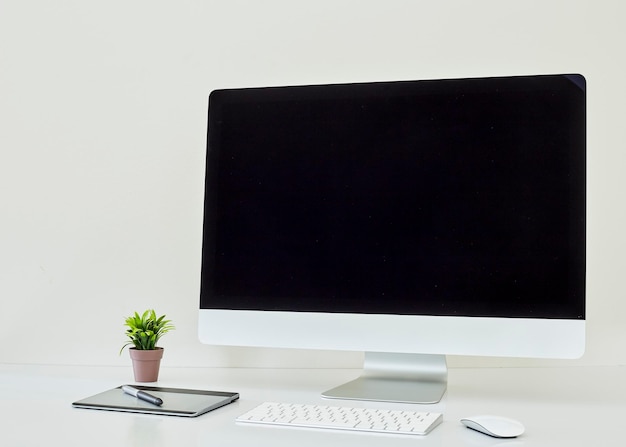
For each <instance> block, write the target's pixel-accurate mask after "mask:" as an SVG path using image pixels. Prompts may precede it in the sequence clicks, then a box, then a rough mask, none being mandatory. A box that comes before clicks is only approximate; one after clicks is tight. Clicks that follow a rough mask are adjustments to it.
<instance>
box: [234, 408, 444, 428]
mask: <svg viewBox="0 0 626 447" xmlns="http://www.w3.org/2000/svg"><path fill="white" fill-rule="evenodd" d="M442 420H443V415H442V414H441V413H432V412H418V411H407V410H384V409H376V408H351V407H331V406H325V405H304V404H291V403H278V402H265V403H263V404H261V405H259V406H258V407H256V408H254V409H252V410H250V411H248V412H247V413H245V414H243V415H241V416H239V417H238V418H237V422H244V423H253V424H269V425H286V426H291V427H306V428H322V429H337V430H354V431H366V432H376V433H399V434H409V435H425V434H427V433H428V432H429V431H431V430H432V429H433V428H435V427H436V426H437V425H439V424H440V423H441V421H442Z"/></svg>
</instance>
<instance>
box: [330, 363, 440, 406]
mask: <svg viewBox="0 0 626 447" xmlns="http://www.w3.org/2000/svg"><path fill="white" fill-rule="evenodd" d="M447 380H448V367H447V365H446V357H445V356H444V355H430V354H395V353H381V352H366V353H365V360H364V362H363V373H362V375H361V376H360V377H359V378H358V379H355V380H353V381H351V382H348V383H345V384H343V385H340V386H338V387H337V388H333V389H332V390H329V391H326V392H325V393H322V396H323V397H326V398H329V399H353V400H373V401H384V402H403V403H416V404H435V403H437V402H439V401H440V400H441V398H442V397H443V395H444V393H445V392H446V384H447Z"/></svg>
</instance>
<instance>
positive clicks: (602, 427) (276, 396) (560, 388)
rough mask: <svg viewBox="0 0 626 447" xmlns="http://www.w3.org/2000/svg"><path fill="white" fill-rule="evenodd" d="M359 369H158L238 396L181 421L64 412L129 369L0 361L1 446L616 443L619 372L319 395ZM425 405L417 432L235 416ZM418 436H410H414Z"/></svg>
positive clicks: (622, 400) (516, 375) (521, 372)
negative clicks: (418, 392) (420, 390)
mask: <svg viewBox="0 0 626 447" xmlns="http://www.w3.org/2000/svg"><path fill="white" fill-rule="evenodd" d="M358 373H359V371H357V370H328V369H321V370H303V369H236V368H206V369H205V368H163V369H162V371H161V376H160V380H159V382H158V385H159V386H171V387H179V388H199V389H208V390H214V391H234V392H239V393H240V395H241V397H240V400H239V401H238V402H236V403H234V404H231V405H228V406H226V407H223V408H221V409H218V410H215V411H213V412H210V413H207V414H205V415H202V416H199V417H197V418H181V417H172V416H154V415H142V414H131V413H119V412H111V411H98V410H86V409H77V408H72V406H71V403H72V402H74V401H76V400H79V399H81V398H84V397H87V396H90V395H93V394H96V393H99V392H101V391H105V390H107V389H109V388H113V387H116V386H119V385H121V384H124V383H133V380H132V371H131V369H130V367H128V368H120V367H81V366H35V365H2V364H0V445H2V446H7V447H8V446H11V447H15V446H42V445H55V446H56V445H58V446H73V445H80V446H84V445H89V446H107V447H113V446H115V447H123V446H133V447H143V446H150V447H161V446H220V447H227V446H238V447H243V446H255V447H262V446H272V447H281V446H289V447H296V446H297V447H307V446H314V447H331V446H351V445H354V446H359V447H367V446H377V447H379V446H382V445H384V446H385V447H393V446H415V445H420V446H422V447H427V446H438V447H441V446H455V447H459V446H461V447H462V446H509V447H520V446H527V447H534V446H568V447H577V446H585V447H588V446H590V445H594V444H599V445H602V446H611V445H616V446H623V445H625V440H626V429H625V428H626V368H624V367H563V368H536V369H535V368H525V369H524V368H480V369H478V368H477V369H473V368H469V369H455V368H452V369H450V371H449V382H448V392H447V395H446V396H445V397H444V400H443V401H442V403H440V404H437V405H434V406H406V405H400V404H381V403H372V402H367V403H359V402H355V401H334V400H324V399H322V398H321V397H320V396H319V394H320V393H321V392H322V391H325V390H326V389H328V388H331V387H333V386H335V385H337V384H339V383H342V382H345V381H347V380H349V379H352V378H354V377H356V376H357V375H358ZM270 400H275V401H284V402H302V403H312V402H320V403H323V404H328V405H332V404H344V405H347V406H379V407H382V408H389V407H396V408H398V407H413V408H415V407H417V408H427V409H433V410H436V411H440V412H442V413H444V422H443V423H442V424H441V425H440V426H439V427H437V428H436V429H435V430H434V431H433V432H431V433H430V434H428V435H427V436H425V437H421V436H402V435H379V434H365V433H359V432H339V431H331V430H308V429H294V428H281V427H278V428H275V427H263V426H262V427H255V426H250V425H241V424H236V423H235V422H234V420H235V418H236V417H237V416H239V415H240V414H242V413H244V412H245V411H247V410H248V409H250V408H252V407H254V406H256V405H257V404H259V403H261V402H263V401H270ZM484 413H489V414H497V415H503V416H509V417H512V418H515V419H518V420H520V421H521V422H522V423H523V424H524V425H525V426H526V433H525V434H524V435H523V436H521V437H519V438H517V439H513V440H498V439H494V438H490V437H487V436H485V435H482V434H480V433H477V432H474V431H472V430H469V429H466V428H465V427H464V426H462V425H461V424H460V423H459V419H460V418H461V417H463V416H467V415H471V414H484ZM416 438H417V439H416Z"/></svg>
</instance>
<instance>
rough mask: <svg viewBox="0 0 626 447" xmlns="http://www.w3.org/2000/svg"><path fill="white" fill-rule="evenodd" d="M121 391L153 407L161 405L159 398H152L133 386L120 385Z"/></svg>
mask: <svg viewBox="0 0 626 447" xmlns="http://www.w3.org/2000/svg"><path fill="white" fill-rule="evenodd" d="M122 391H124V392H125V393H126V394H130V395H131V396H135V397H136V398H137V399H141V400H144V401H146V402H150V403H151V404H153V405H159V406H160V405H163V400H162V399H161V398H160V397H156V396H153V395H152V394H149V393H146V392H145V391H142V390H140V389H138V388H135V387H134V386H130V385H122Z"/></svg>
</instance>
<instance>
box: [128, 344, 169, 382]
mask: <svg viewBox="0 0 626 447" xmlns="http://www.w3.org/2000/svg"><path fill="white" fill-rule="evenodd" d="M128 352H129V353H130V358H131V359H132V361H133V372H134V373H135V381H136V382H156V381H157V380H159V367H160V366H161V359H162V358H163V348H156V349H151V350H145V351H144V350H141V349H137V348H130V349H129V350H128Z"/></svg>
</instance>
